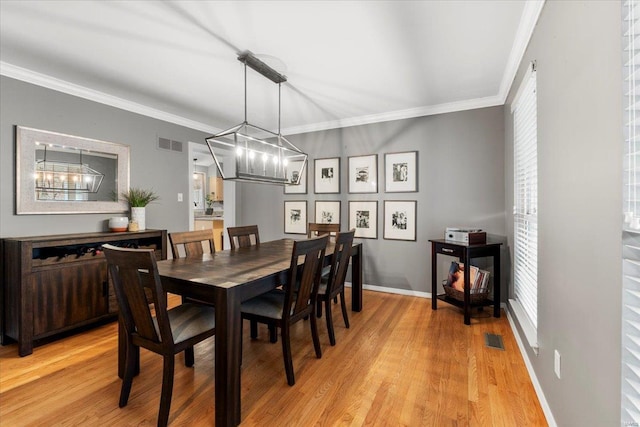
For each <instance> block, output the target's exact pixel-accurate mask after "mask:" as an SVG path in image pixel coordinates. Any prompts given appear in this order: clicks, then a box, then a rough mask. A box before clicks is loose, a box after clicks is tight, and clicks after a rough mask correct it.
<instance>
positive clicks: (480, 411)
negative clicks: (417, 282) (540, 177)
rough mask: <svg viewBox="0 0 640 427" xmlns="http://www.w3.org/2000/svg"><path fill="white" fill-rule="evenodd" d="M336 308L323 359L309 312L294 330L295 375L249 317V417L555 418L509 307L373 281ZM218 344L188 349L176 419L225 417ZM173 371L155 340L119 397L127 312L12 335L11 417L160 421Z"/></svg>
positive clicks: (98, 422)
mask: <svg viewBox="0 0 640 427" xmlns="http://www.w3.org/2000/svg"><path fill="white" fill-rule="evenodd" d="M347 292H349V290H347ZM347 299H348V300H350V296H349V295H347ZM178 302H179V299H178V297H175V296H171V297H170V303H171V304H176V303H178ZM333 313H334V321H335V329H336V340H337V345H336V346H335V347H331V346H330V345H329V339H328V336H327V333H326V326H325V323H324V317H323V318H322V319H320V321H319V323H318V324H319V329H320V339H321V344H322V350H323V356H322V359H316V357H315V354H314V351H313V345H312V343H311V333H310V330H309V323H308V322H300V323H298V324H297V325H296V327H295V328H294V329H293V330H292V346H291V347H292V352H293V358H294V360H293V363H294V370H295V375H296V384H295V386H293V387H289V386H288V385H287V381H286V378H285V373H284V366H283V362H282V347H281V345H280V342H278V343H277V344H271V343H269V340H268V333H267V330H266V327H264V326H262V327H261V328H260V329H259V333H260V336H259V339H258V340H251V339H250V338H249V331H248V329H249V327H248V326H249V325H248V323H245V330H244V342H243V351H244V359H243V366H242V425H243V426H315V425H318V426H335V425H340V426H365V425H366V426H386V425H392V426H546V425H547V423H546V420H545V417H544V414H543V411H542V409H541V407H540V404H539V402H538V399H537V397H536V394H535V391H534V389H533V386H532V384H531V380H530V379H529V376H528V374H527V370H526V367H525V365H524V362H523V360H522V357H521V355H520V352H519V350H518V347H517V344H516V342H515V339H514V337H513V334H512V332H511V329H510V327H509V324H508V321H507V319H506V317H505V316H504V315H503V316H502V317H501V318H500V319H495V318H493V317H490V313H489V310H485V311H484V312H482V313H476V312H474V315H473V317H472V325H471V326H464V324H463V322H462V313H461V311H460V310H459V309H457V308H455V307H452V306H450V305H448V304H445V303H443V302H439V303H438V310H437V311H432V310H431V301H430V300H428V299H424V298H416V297H409V296H400V295H393V294H385V293H379V292H371V291H365V292H364V311H362V312H361V313H354V312H351V311H349V316H350V320H351V328H350V329H346V328H345V327H344V323H343V322H342V316H341V313H340V309H339V305H334V310H333ZM485 332H489V333H493V334H499V335H502V337H503V341H504V346H505V351H501V350H497V349H493V348H488V347H486V346H485V343H484V333H485ZM213 345H214V338H211V339H209V340H207V341H205V342H203V343H202V344H200V345H199V346H196V363H195V366H194V367H193V368H187V367H185V366H184V358H183V356H182V355H179V356H178V357H177V360H176V370H175V380H174V392H173V400H172V404H171V414H170V416H169V422H170V424H171V425H173V426H187V425H188V426H212V425H213V424H214V423H213V419H214V411H215V408H214V399H213V396H214V386H213V372H214V360H213ZM161 373H162V360H161V358H160V357H159V356H157V355H155V354H153V353H150V352H148V351H146V350H144V349H143V350H142V351H141V374H140V375H139V376H138V377H136V378H135V379H134V381H133V388H132V391H131V396H130V398H129V404H128V405H127V406H126V407H125V408H118V397H119V393H120V384H121V382H120V379H119V378H118V376H117V323H115V322H114V323H110V324H108V325H105V326H101V327H98V328H95V329H92V330H89V331H87V332H82V333H80V334H77V335H74V336H71V337H68V338H65V339H62V340H59V341H55V342H53V343H50V344H46V345H44V346H40V347H36V348H35V350H34V353H33V354H32V355H30V356H27V357H23V358H21V357H18V354H17V346H16V345H13V344H12V345H8V346H4V347H0V425H2V426H15V427H19V426H133V425H136V426H152V425H156V417H157V412H158V406H159V396H160V387H161V383H162V374H161Z"/></svg>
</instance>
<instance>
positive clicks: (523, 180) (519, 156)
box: [511, 63, 538, 346]
mask: <svg viewBox="0 0 640 427" xmlns="http://www.w3.org/2000/svg"><path fill="white" fill-rule="evenodd" d="M511 112H512V114H513V134H514V207H513V214H514V256H513V259H514V270H513V271H514V296H515V304H517V305H519V306H520V307H519V308H521V309H522V310H517V311H516V316H517V315H518V313H519V312H521V311H523V312H524V315H525V316H526V318H525V319H518V320H519V321H520V323H521V324H523V327H524V328H525V329H532V330H531V331H529V333H528V334H527V335H528V338H529V341H530V344H531V345H532V346H537V325H538V132H537V127H538V126H537V125H538V120H537V96H536V70H535V63H531V65H530V67H529V69H528V71H527V74H526V75H525V77H524V79H523V81H522V83H521V84H520V88H519V89H518V92H517V94H516V97H515V99H514V101H513V103H512V109H511ZM529 335H533V336H531V337H529Z"/></svg>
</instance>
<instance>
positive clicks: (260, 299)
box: [241, 236, 329, 386]
mask: <svg viewBox="0 0 640 427" xmlns="http://www.w3.org/2000/svg"><path fill="white" fill-rule="evenodd" d="M328 239H329V236H322V237H316V238H313V239H309V240H301V241H296V242H294V243H293V251H292V254H291V264H290V266H289V271H288V273H287V281H286V283H285V284H284V286H283V288H282V289H281V290H279V289H274V290H272V291H269V292H267V293H265V294H262V295H258V296H257V297H254V298H251V299H249V300H247V301H245V302H243V303H242V304H241V310H242V317H243V318H244V319H249V320H255V321H258V322H261V323H267V324H270V325H274V326H275V327H277V328H280V330H281V333H282V355H283V358H284V369H285V372H286V375H287V383H288V384H289V385H290V386H292V385H294V384H295V382H296V381H295V376H294V373H293V360H292V357H291V337H290V328H291V325H293V324H294V323H296V322H298V321H300V320H303V319H305V318H309V319H310V320H311V321H310V322H309V323H310V325H311V336H312V339H313V346H314V349H315V352H316V357H317V358H318V359H319V358H321V357H322V349H321V348H320V339H319V337H318V327H317V321H316V314H315V304H316V298H317V294H318V287H319V285H320V273H321V271H322V263H323V261H324V254H325V250H326V246H327V241H328Z"/></svg>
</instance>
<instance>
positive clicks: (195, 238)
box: [169, 229, 216, 305]
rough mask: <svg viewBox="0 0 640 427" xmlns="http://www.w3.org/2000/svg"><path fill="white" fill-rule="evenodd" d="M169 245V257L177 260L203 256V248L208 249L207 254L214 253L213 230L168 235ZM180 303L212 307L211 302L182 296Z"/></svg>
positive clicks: (179, 232)
mask: <svg viewBox="0 0 640 427" xmlns="http://www.w3.org/2000/svg"><path fill="white" fill-rule="evenodd" d="M169 243H170V244H171V256H173V258H175V259H178V258H182V254H181V252H182V253H184V257H185V258H190V257H200V256H201V255H202V254H204V247H205V246H208V247H209V253H211V254H214V253H216V246H215V243H214V241H213V230H211V229H208V230H207V229H205V230H195V231H177V232H173V233H169ZM182 302H183V303H186V302H195V303H198V304H207V305H213V303H212V302H208V301H200V300H197V299H193V298H190V297H186V296H184V295H183V296H182Z"/></svg>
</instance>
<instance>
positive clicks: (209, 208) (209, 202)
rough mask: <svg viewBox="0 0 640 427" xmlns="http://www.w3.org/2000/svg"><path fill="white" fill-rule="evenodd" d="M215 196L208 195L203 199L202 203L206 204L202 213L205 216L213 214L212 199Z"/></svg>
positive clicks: (212, 194)
mask: <svg viewBox="0 0 640 427" xmlns="http://www.w3.org/2000/svg"><path fill="white" fill-rule="evenodd" d="M214 196H215V194H214V193H209V194H207V195H206V196H205V197H204V201H205V202H206V203H207V210H205V211H204V213H205V214H206V215H211V214H213V202H214V200H213V197H214Z"/></svg>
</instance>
